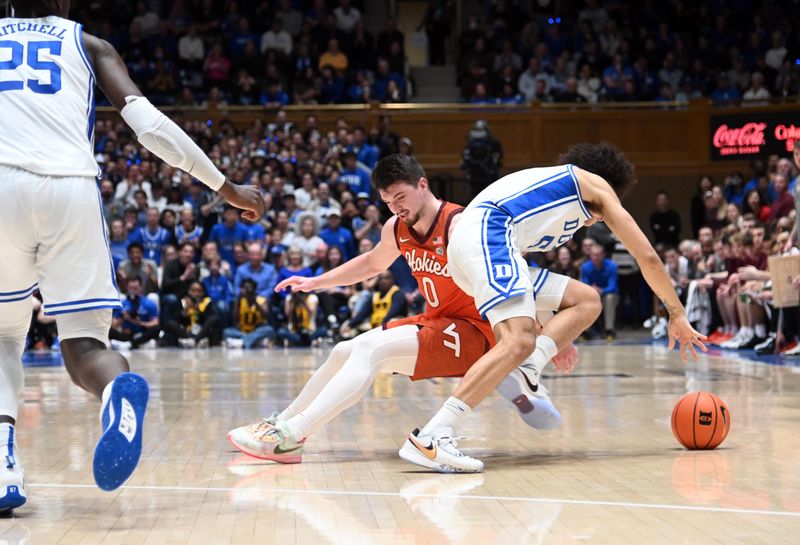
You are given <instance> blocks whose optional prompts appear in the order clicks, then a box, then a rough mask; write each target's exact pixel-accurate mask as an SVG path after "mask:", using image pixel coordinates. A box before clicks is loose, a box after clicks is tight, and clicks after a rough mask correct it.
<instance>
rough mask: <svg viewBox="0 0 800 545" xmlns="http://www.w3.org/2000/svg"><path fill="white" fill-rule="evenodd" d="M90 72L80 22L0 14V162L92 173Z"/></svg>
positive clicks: (50, 171) (46, 171)
mask: <svg viewBox="0 0 800 545" xmlns="http://www.w3.org/2000/svg"><path fill="white" fill-rule="evenodd" d="M94 88H95V77H94V70H93V69H92V65H91V62H90V61H89V57H88V56H87V54H86V49H85V48H84V47H83V40H82V26H81V25H80V24H78V23H75V22H74V21H69V20H67V19H62V18H60V17H55V16H51V17H42V18H38V19H18V18H5V19H0V112H2V113H0V164H4V165H9V166H13V167H17V168H21V169H24V170H27V171H29V172H34V173H36V174H41V175H45V176H91V177H95V176H97V175H98V167H97V162H96V161H95V159H94V152H93V146H94V144H93V140H94V90H95V89H94Z"/></svg>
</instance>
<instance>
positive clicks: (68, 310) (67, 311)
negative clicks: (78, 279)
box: [44, 303, 122, 316]
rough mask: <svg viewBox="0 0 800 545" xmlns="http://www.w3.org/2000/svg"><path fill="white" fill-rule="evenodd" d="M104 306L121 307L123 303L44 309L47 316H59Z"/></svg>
mask: <svg viewBox="0 0 800 545" xmlns="http://www.w3.org/2000/svg"><path fill="white" fill-rule="evenodd" d="M103 308H111V309H121V308H122V305H121V304H120V303H117V304H108V303H106V304H103V305H95V306H91V307H80V308H69V309H65V310H55V311H53V312H50V311H49V310H45V311H44V315H45V316H58V315H59V314H73V313H75V312H86V311H87V310H98V309H103Z"/></svg>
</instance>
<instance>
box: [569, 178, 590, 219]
mask: <svg viewBox="0 0 800 545" xmlns="http://www.w3.org/2000/svg"><path fill="white" fill-rule="evenodd" d="M567 169H568V170H569V174H570V176H572V183H574V184H575V194H576V195H578V204H580V205H581V210H582V211H583V213H584V214H586V219H589V218H591V217H592V215H591V214H590V213H589V211H588V210H587V209H586V204H585V203H584V202H583V195H582V194H581V185H580V184H579V183H578V178H577V177H576V176H575V171H574V170H573V166H572V165H567Z"/></svg>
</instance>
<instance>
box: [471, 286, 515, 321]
mask: <svg viewBox="0 0 800 545" xmlns="http://www.w3.org/2000/svg"><path fill="white" fill-rule="evenodd" d="M524 293H525V288H517V289H515V290H511V291H510V292H509V293H507V294H505V293H501V294H500V295H497V296H495V297H493V298H491V299H489V300H488V301H486V302H485V303H484V304H483V306H481V308H479V309H478V314H480V315H481V318H483V319H484V320H485V319H486V313H487V312H489V311H490V310H492V309H493V308H494V307H496V306H497V305H499V304H500V303H504V302H506V301H508V300H509V299H513V298H514V297H519V296H520V295H523V294H524Z"/></svg>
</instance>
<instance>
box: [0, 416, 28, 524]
mask: <svg viewBox="0 0 800 545" xmlns="http://www.w3.org/2000/svg"><path fill="white" fill-rule="evenodd" d="M3 428H7V429H8V437H7V440H6V444H5V445H2V448H3V450H4V451H5V453H6V456H5V460H0V513H7V512H9V511H11V510H12V509H16V508H17V507H21V506H23V505H25V502H26V501H28V491H27V489H26V488H25V473H24V472H23V470H22V465H21V464H20V462H19V460H18V459H17V449H16V445H15V444H14V426H12V425H11V424H5V425H3Z"/></svg>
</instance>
